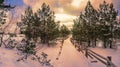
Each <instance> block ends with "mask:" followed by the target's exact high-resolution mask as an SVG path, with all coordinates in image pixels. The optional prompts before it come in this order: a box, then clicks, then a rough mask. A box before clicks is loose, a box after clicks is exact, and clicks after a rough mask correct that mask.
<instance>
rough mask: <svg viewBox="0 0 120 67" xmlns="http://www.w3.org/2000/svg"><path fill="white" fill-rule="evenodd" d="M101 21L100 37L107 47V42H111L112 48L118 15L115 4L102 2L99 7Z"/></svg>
mask: <svg viewBox="0 0 120 67" xmlns="http://www.w3.org/2000/svg"><path fill="white" fill-rule="evenodd" d="M98 11H99V22H100V26H101V36H100V39H102V40H103V42H104V47H105V48H106V47H107V45H106V44H107V42H108V41H109V42H110V48H112V40H113V38H114V37H113V31H114V23H115V21H116V17H117V11H116V10H115V8H114V6H113V4H112V3H111V4H107V3H106V1H104V2H103V3H102V4H100V7H99V10H98Z"/></svg>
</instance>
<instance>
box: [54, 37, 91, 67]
mask: <svg viewBox="0 0 120 67" xmlns="http://www.w3.org/2000/svg"><path fill="white" fill-rule="evenodd" d="M54 65H55V67H90V63H89V62H88V60H87V59H86V58H85V56H84V55H83V54H82V53H80V52H78V51H77V50H76V49H75V47H74V46H73V45H72V43H71V42H70V40H69V38H68V39H67V40H65V41H64V45H63V49H62V53H61V55H60V57H59V60H56V63H55V64H54Z"/></svg>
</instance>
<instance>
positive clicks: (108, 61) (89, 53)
mask: <svg viewBox="0 0 120 67" xmlns="http://www.w3.org/2000/svg"><path fill="white" fill-rule="evenodd" d="M85 56H86V57H87V58H88V57H90V58H92V59H93V58H96V59H97V60H98V61H100V62H101V63H103V64H105V65H106V67H117V66H116V65H115V64H114V63H112V57H111V56H107V57H106V58H105V57H103V56H101V55H99V54H97V53H96V52H94V51H92V50H90V49H86V50H85Z"/></svg>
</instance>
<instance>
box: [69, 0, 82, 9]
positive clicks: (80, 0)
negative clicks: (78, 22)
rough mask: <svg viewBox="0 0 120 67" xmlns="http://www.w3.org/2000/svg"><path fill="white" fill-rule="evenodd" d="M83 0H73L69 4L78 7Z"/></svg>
mask: <svg viewBox="0 0 120 67" xmlns="http://www.w3.org/2000/svg"><path fill="white" fill-rule="evenodd" d="M82 1H83V0H73V1H72V3H71V5H72V6H74V7H79V6H80V4H81V3H82Z"/></svg>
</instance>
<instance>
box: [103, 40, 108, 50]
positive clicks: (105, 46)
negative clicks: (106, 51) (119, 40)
mask: <svg viewBox="0 0 120 67" xmlns="http://www.w3.org/2000/svg"><path fill="white" fill-rule="evenodd" d="M103 46H104V48H107V45H106V40H105V38H104V45H103Z"/></svg>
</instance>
